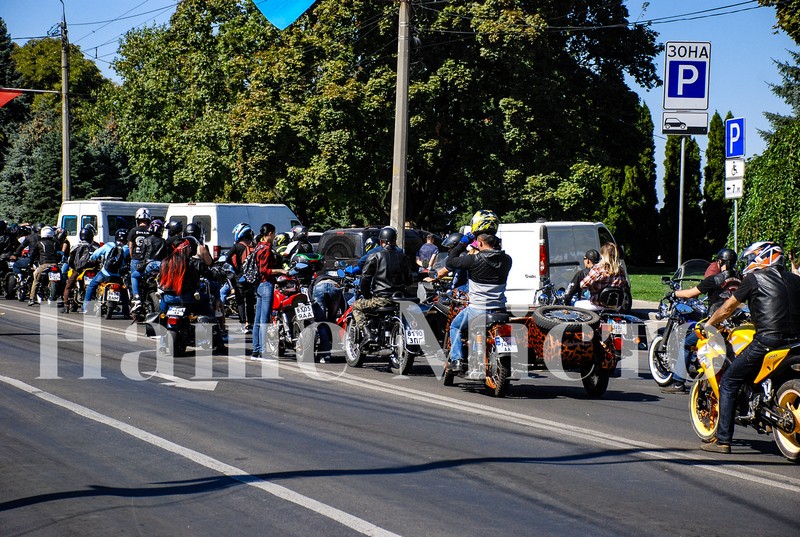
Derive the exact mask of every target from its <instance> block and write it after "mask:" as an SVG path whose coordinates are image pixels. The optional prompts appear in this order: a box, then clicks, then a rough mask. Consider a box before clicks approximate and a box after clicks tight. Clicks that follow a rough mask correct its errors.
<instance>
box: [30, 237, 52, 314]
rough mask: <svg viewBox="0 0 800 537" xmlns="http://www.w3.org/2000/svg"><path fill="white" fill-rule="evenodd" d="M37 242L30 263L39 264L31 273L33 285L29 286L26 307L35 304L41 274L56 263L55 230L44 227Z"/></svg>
mask: <svg viewBox="0 0 800 537" xmlns="http://www.w3.org/2000/svg"><path fill="white" fill-rule="evenodd" d="M40 233H41V237H40V238H39V241H38V242H37V243H36V244H35V245H34V246H33V249H32V250H31V256H30V260H31V263H39V267H38V268H37V269H36V270H35V271H34V273H33V283H32V284H31V296H30V300H29V301H28V306H33V305H35V304H36V291H37V289H38V287H39V278H40V277H41V276H42V273H43V272H44V271H45V270H47V269H49V268H50V267H52V266H53V265H56V264H57V263H58V251H59V250H58V241H56V238H55V230H54V229H53V228H52V227H50V226H45V227H43V228H42V230H41V232H40Z"/></svg>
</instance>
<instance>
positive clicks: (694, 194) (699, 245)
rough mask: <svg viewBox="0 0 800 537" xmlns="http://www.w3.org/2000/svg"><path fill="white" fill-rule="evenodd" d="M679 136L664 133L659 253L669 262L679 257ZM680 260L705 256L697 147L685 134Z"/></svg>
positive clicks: (698, 151)
mask: <svg viewBox="0 0 800 537" xmlns="http://www.w3.org/2000/svg"><path fill="white" fill-rule="evenodd" d="M680 170H681V136H667V144H666V146H665V148H664V206H663V207H662V208H661V213H660V216H661V226H660V233H661V255H662V257H663V259H664V260H665V261H667V262H668V263H676V262H677V258H678V220H679V205H680ZM683 170H684V171H683V174H684V187H683V261H686V260H688V259H692V258H695V257H700V258H703V257H708V255H707V254H706V252H705V251H704V247H705V241H704V237H705V235H704V233H703V215H702V212H701V209H700V202H701V201H702V199H703V197H702V194H701V191H700V179H701V175H700V147H699V146H698V145H697V142H696V141H695V139H694V138H692V137H686V146H685V162H684V163H683Z"/></svg>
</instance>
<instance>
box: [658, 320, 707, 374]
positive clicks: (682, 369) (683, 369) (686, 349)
mask: <svg viewBox="0 0 800 537" xmlns="http://www.w3.org/2000/svg"><path fill="white" fill-rule="evenodd" d="M698 341H699V340H698V337H697V332H695V331H694V330H690V331H689V333H688V334H686V339H684V340H683V360H678V361H677V363H676V364H675V370H674V371H673V372H672V380H673V381H675V382H686V377H688V376H689V371H688V370H689V360H690V359H691V358H692V348H694V347H696V346H697V342H698ZM665 344H666V343H665Z"/></svg>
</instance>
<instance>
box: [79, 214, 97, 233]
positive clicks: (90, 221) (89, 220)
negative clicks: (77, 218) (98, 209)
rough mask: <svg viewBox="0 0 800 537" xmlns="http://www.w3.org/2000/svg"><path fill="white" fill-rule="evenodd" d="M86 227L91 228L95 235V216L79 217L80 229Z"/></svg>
mask: <svg viewBox="0 0 800 537" xmlns="http://www.w3.org/2000/svg"><path fill="white" fill-rule="evenodd" d="M86 226H92V228H93V229H94V231H95V233H97V216H95V215H92V216H83V217H81V229H83V228H85V227H86Z"/></svg>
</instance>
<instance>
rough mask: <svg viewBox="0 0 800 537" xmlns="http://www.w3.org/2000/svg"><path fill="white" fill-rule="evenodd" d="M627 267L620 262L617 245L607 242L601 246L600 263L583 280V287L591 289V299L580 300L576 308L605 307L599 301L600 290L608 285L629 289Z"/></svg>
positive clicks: (592, 308)
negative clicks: (623, 266) (624, 267)
mask: <svg viewBox="0 0 800 537" xmlns="http://www.w3.org/2000/svg"><path fill="white" fill-rule="evenodd" d="M625 276H626V275H625V269H623V268H622V266H621V265H620V263H619V253H618V252H617V245H616V244H614V243H612V242H607V243H605V244H604V245H603V246H601V247H600V263H598V264H597V265H595V266H593V267H592V269H591V270H590V271H589V274H588V275H587V276H586V277H585V278H584V279H582V280H581V289H588V290H589V300H578V301H577V302H576V303H575V307H576V308H582V309H586V310H592V311H598V310H602V309H603V307H602V306H601V305H600V303H599V301H598V297H599V296H600V291H602V290H603V289H605V288H606V287H621V288H622V289H623V290H626V289H628V279H627V278H626V277H625Z"/></svg>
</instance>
